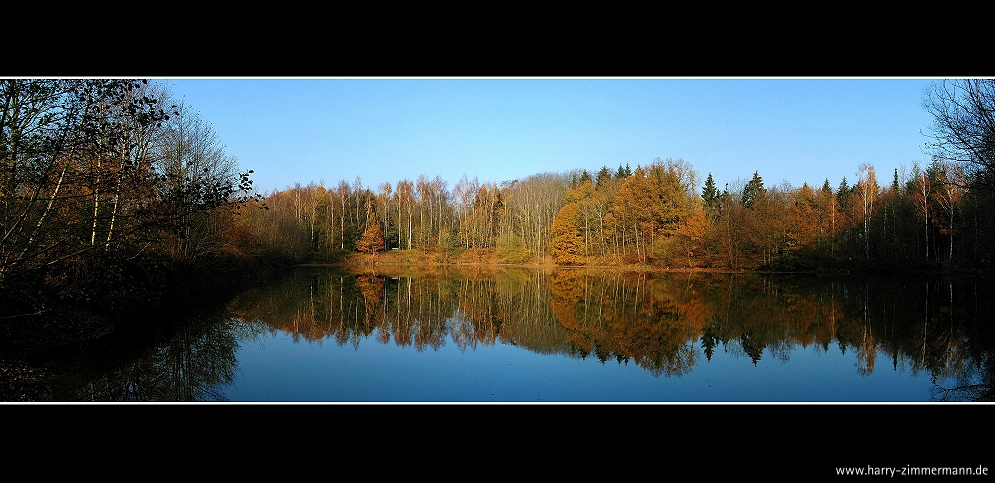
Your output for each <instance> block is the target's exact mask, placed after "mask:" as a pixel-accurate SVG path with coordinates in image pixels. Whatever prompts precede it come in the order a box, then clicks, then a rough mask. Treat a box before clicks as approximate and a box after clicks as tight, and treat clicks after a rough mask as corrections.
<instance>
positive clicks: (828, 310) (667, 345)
mask: <svg viewBox="0 0 995 483" xmlns="http://www.w3.org/2000/svg"><path fill="white" fill-rule="evenodd" d="M990 294H991V287H990V286H988V285H984V284H979V283H963V284H955V283H952V282H950V281H941V280H935V279H929V280H921V281H916V280H911V279H900V280H896V279H866V278H865V279H858V278H847V279H843V278H830V277H815V276H775V275H760V274H708V273H693V274H687V273H682V274H673V273H647V272H622V271H597V270H583V269H559V270H552V271H538V270H525V269H510V268H509V269H505V270H499V271H496V273H488V274H481V273H473V274H466V273H458V272H450V273H445V274H425V275H413V274H403V273H396V274H391V275H385V274H369V273H367V274H362V275H349V274H345V273H339V272H332V271H327V270H324V271H323V270H320V269H315V270H306V271H304V270H302V271H300V272H297V273H296V274H295V275H294V276H293V277H289V278H287V279H285V280H283V281H282V282H281V283H279V284H275V285H273V286H270V287H267V288H266V289H264V290H259V291H255V292H253V293H251V294H246V296H243V297H241V298H239V299H238V300H237V301H236V302H235V303H233V305H232V306H231V308H232V310H233V311H234V314H236V316H237V317H239V318H241V319H242V320H258V321H263V322H265V323H266V325H267V326H268V327H269V330H270V331H271V332H274V333H275V332H276V331H286V332H289V333H292V334H294V337H295V338H301V339H304V340H307V341H310V342H317V343H320V342H321V341H323V340H334V341H336V343H339V344H345V343H351V344H353V345H354V346H356V347H358V346H359V343H360V341H361V340H363V339H366V338H369V337H373V339H374V340H377V341H379V342H381V343H393V344H396V345H398V346H402V347H403V346H414V347H415V348H416V349H417V350H418V351H422V350H425V349H426V348H428V349H432V350H438V348H439V347H441V346H443V345H444V344H445V343H446V342H447V340H448V339H451V340H452V342H453V343H455V344H456V345H457V346H458V347H459V349H460V350H461V351H465V350H466V349H468V348H469V349H475V348H477V347H478V346H492V345H495V344H511V345H514V346H518V347H522V348H525V349H528V350H530V351H533V352H536V353H540V354H564V355H568V356H571V357H577V358H582V359H584V358H588V357H592V356H593V357H596V358H597V359H598V360H599V361H601V362H602V363H608V361H615V362H616V363H618V364H629V363H632V364H635V365H637V366H639V367H642V368H644V369H645V370H647V371H649V372H650V373H652V374H653V375H654V376H656V377H660V376H665V377H680V376H682V375H685V374H688V373H690V372H691V371H692V370H693V368H694V367H695V366H696V365H698V364H701V363H703V361H705V362H707V361H709V360H711V358H712V356H713V355H714V353H715V351H717V350H723V351H725V352H726V353H728V354H732V355H734V356H736V357H742V358H744V359H747V360H749V361H750V362H751V363H752V364H754V365H755V364H757V362H758V361H760V360H761V359H763V358H765V357H770V358H773V359H775V360H778V361H781V362H787V361H788V360H789V359H790V354H791V353H792V351H793V350H794V349H795V348H798V347H802V348H807V349H810V350H814V351H821V352H828V351H831V350H833V351H835V350H838V351H840V352H841V353H843V354H846V353H848V352H853V353H854V354H855V357H856V359H857V365H856V368H855V370H856V371H857V372H858V373H859V374H862V375H869V374H871V373H873V372H874V371H875V365H876V364H878V363H879V362H880V361H882V360H888V361H890V362H891V363H892V364H891V365H892V368H893V370H896V371H899V370H900V371H908V372H910V373H911V374H912V375H919V374H924V373H925V374H928V375H929V376H930V377H931V378H932V380H933V381H934V382H935V381H944V380H951V379H954V378H958V377H959V378H961V379H958V381H960V382H958V386H957V387H955V388H941V387H939V386H937V388H936V392H935V395H936V399H938V400H963V399H977V398H982V399H983V398H985V397H989V398H990V388H991V387H992V386H991V377H990V376H988V375H989V374H990V372H991V371H990V369H989V367H990V364H988V363H987V362H986V361H987V360H988V358H989V356H988V354H990V353H991V347H992V344H991V343H990V341H991V329H990V327H988V326H987V325H986V324H984V323H981V322H980V321H979V319H983V314H985V313H987V309H988V308H989V307H988V306H987V304H988V302H987V300H989V298H990ZM984 388H988V389H987V392H986V390H985V389H984Z"/></svg>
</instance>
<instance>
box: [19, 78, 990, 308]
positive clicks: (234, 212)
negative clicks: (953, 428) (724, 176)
mask: <svg viewBox="0 0 995 483" xmlns="http://www.w3.org/2000/svg"><path fill="white" fill-rule="evenodd" d="M0 102H2V105H0V293H2V294H3V295H0V298H2V299H3V300H2V301H0V305H3V306H4V307H5V308H6V309H7V310H5V311H13V312H18V311H20V312H22V313H28V312H38V311H42V310H45V309H46V307H50V306H52V305H53V304H56V303H59V302H66V301H70V302H73V303H90V304H94V305H100V306H101V307H104V308H110V309H116V308H122V307H124V306H126V305H128V304H131V305H149V304H150V303H151V304H154V303H155V302H156V301H157V300H158V299H157V297H159V294H161V293H163V292H165V291H169V290H174V289H176V288H177V287H186V288H187V289H188V290H189V288H190V287H202V286H218V285H224V284H226V283H228V284H230V283H231V281H232V280H241V279H242V278H244V277H252V276H254V275H253V274H258V273H264V272H266V271H267V270H270V269H273V268H274V267H281V266H290V265H294V264H299V263H339V262H342V261H344V260H348V259H353V258H355V257H356V255H354V254H357V253H358V254H365V255H361V256H360V258H362V259H363V260H364V261H365V263H383V262H387V261H389V260H391V258H390V257H389V255H396V256H395V258H397V259H402V258H404V257H399V256H400V255H402V254H406V255H404V256H406V257H407V258H406V259H409V260H419V261H423V262H431V263H471V262H474V263H489V264H544V265H563V266H598V267H601V266H605V267H628V268H636V267H638V268H658V269H681V270H688V269H693V270H737V271H738V270H769V271H815V270H846V271H851V272H852V271H861V270H864V271H874V270H894V269H898V268H901V269H902V270H926V269H929V270H936V269H945V270H950V269H957V270H960V271H962V272H963V273H984V271H985V270H986V269H988V268H990V266H991V263H992V257H993V256H995V245H993V242H992V240H995V225H993V220H992V219H991V217H990V216H988V215H989V214H990V213H991V209H990V208H989V207H990V206H991V203H992V202H993V201H995V200H993V199H992V198H993V190H992V186H993V178H992V163H993V162H995V150H993V146H995V122H993V121H995V118H993V114H992V112H995V111H993V110H992V109H993V108H995V81H992V80H963V81H943V82H939V81H938V82H936V83H935V84H934V87H933V89H932V90H931V91H930V92H929V94H928V95H927V96H926V97H925V98H924V100H923V107H924V109H926V110H928V111H929V113H930V114H931V116H932V118H933V120H934V124H933V125H932V126H929V127H924V129H925V128H928V129H929V133H930V134H929V135H928V137H927V141H928V142H926V144H925V149H924V155H926V156H927V157H928V159H929V161H928V162H920V161H910V163H911V164H910V165H909V166H888V167H887V168H885V171H881V172H879V171H878V170H877V168H876V167H875V166H872V165H869V164H862V165H859V166H855V167H854V168H855V174H854V176H853V178H852V179H847V178H843V179H842V180H832V181H831V180H829V179H824V180H821V181H819V180H813V181H814V184H812V185H810V184H808V183H807V182H806V183H803V184H802V186H791V185H790V184H788V183H786V182H782V183H780V184H770V183H765V181H764V178H763V176H764V175H767V176H776V173H761V172H760V170H758V169H750V170H749V171H747V172H744V173H743V175H744V176H749V178H748V179H737V180H720V181H716V180H715V179H713V177H712V175H711V174H710V173H708V172H707V170H699V168H696V167H695V166H693V165H692V164H691V163H690V162H688V161H685V160H683V159H670V158H668V159H661V158H656V159H653V160H649V161H646V162H635V161H636V160H634V162H633V163H632V164H634V165H635V168H632V167H631V166H630V164H625V165H620V166H617V167H613V166H601V167H591V169H590V170H588V169H586V168H578V169H576V170H573V171H570V172H562V173H549V172H545V173H536V174H533V175H531V176H529V177H526V178H524V179H515V180H504V181H500V182H496V181H484V182H481V181H479V180H478V179H477V178H476V177H469V176H463V178H461V179H460V180H459V181H458V182H457V183H456V184H455V185H454V186H451V187H450V186H449V185H448V183H447V182H446V181H444V180H443V179H442V178H441V177H440V176H434V177H432V175H430V174H429V175H422V176H419V177H418V179H415V180H410V179H403V180H399V181H397V182H396V183H394V184H390V183H384V184H381V185H379V186H376V187H367V186H364V185H363V183H362V180H361V179H360V178H358V177H357V178H355V179H354V181H352V182H351V183H350V182H348V181H346V180H345V179H343V180H341V181H339V182H338V183H337V184H333V185H329V186H326V185H324V183H314V182H310V183H308V184H306V185H302V184H296V185H295V186H292V187H290V186H288V187H286V188H285V189H282V190H278V191H274V192H266V193H260V192H258V191H257V190H255V189H254V188H253V186H252V180H251V179H250V178H251V174H252V173H253V171H251V170H243V168H241V167H240V166H239V164H238V160H237V159H236V158H235V157H234V156H232V155H230V154H228V153H226V152H225V149H224V144H223V143H222V140H220V139H218V136H217V134H216V133H215V132H214V131H213V129H212V127H211V124H210V122H209V121H208V120H206V119H203V118H201V116H200V115H199V114H198V113H197V111H196V110H195V107H194V106H187V105H184V103H183V102H181V101H178V100H176V99H175V98H174V97H172V96H171V95H170V94H169V93H168V92H166V90H165V89H164V88H162V87H161V86H158V85H157V84H156V83H155V82H149V81H143V80H130V79H129V80H115V79H0ZM256 168H257V169H264V168H265V167H256ZM720 183H721V186H720ZM385 254H389V255H385Z"/></svg>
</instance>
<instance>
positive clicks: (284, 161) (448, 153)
mask: <svg viewBox="0 0 995 483" xmlns="http://www.w3.org/2000/svg"><path fill="white" fill-rule="evenodd" d="M158 81H159V82H160V83H162V84H163V85H165V86H166V87H167V88H168V89H169V91H170V92H171V93H172V94H173V96H174V97H175V98H177V99H182V100H183V101H184V102H186V104H187V105H189V106H190V107H191V108H193V109H195V110H197V111H200V113H201V115H202V116H203V118H204V119H205V120H207V121H208V122H210V123H211V125H212V127H213V129H214V130H215V132H217V133H218V136H219V138H220V140H221V142H222V143H224V144H225V145H226V152H227V153H228V154H230V155H233V156H235V157H236V158H238V160H239V165H240V166H241V168H242V169H252V170H254V171H255V173H254V174H253V176H252V179H253V180H254V181H255V186H256V187H257V188H258V189H259V190H260V191H263V192H265V191H274V190H280V189H285V188H287V187H288V186H293V185H294V184H295V183H301V184H302V185H305V184H307V183H309V182H312V181H314V182H319V181H323V182H324V183H325V185H326V186H334V185H335V184H337V183H338V182H339V180H345V181H347V182H349V183H352V182H353V180H355V178H356V177H357V176H358V177H359V178H360V179H361V180H362V183H363V185H364V186H365V187H368V188H371V189H376V187H377V186H379V185H380V184H381V183H385V182H389V183H390V184H391V185H392V186H394V185H396V183H397V182H398V181H399V180H402V179H409V180H412V181H413V180H416V179H417V178H418V176H419V175H425V176H426V177H428V178H434V177H435V176H436V175H438V176H441V177H442V179H444V180H446V181H447V182H448V187H449V188H450V189H452V187H453V186H454V185H455V183H457V182H458V181H459V179H460V178H461V177H462V176H463V175H464V174H466V175H467V176H469V177H470V178H473V177H474V176H476V177H477V178H478V179H479V181H481V182H485V181H493V182H501V181H505V180H512V179H520V178H524V177H527V176H529V175H532V174H536V173H541V172H563V171H568V170H572V169H587V170H589V171H592V172H593V171H597V170H598V169H599V168H600V167H601V166H602V165H607V166H609V167H610V168H612V169H615V168H617V167H618V166H619V165H620V164H622V165H624V164H626V163H628V164H629V165H630V166H631V167H632V168H633V169H635V167H636V166H637V165H645V164H649V163H651V162H652V161H653V160H654V159H655V158H657V157H659V158H663V159H666V158H674V159H677V158H683V159H684V160H685V161H687V162H689V163H690V164H691V165H692V166H693V167H694V168H695V170H696V171H698V173H699V174H700V178H701V181H702V182H703V181H704V179H705V176H707V174H708V173H712V175H713V177H714V178H715V181H716V184H717V185H718V186H719V187H720V188H721V187H723V186H724V185H725V184H726V183H730V184H731V185H732V184H735V182H736V181H737V180H740V181H745V180H747V179H749V178H750V177H751V176H752V175H753V172H754V171H758V172H759V173H760V175H761V176H762V177H763V179H764V182H765V184H766V185H768V186H771V185H774V184H779V183H781V182H782V181H783V180H787V181H788V182H789V183H791V185H792V186H796V187H797V186H801V185H802V183H803V182H808V183H809V184H810V185H817V186H821V185H822V183H823V181H824V180H825V179H826V178H828V179H829V182H830V184H831V185H832V186H833V187H834V188H835V187H837V186H838V185H839V183H840V180H841V179H842V178H843V177H844V176H846V178H847V180H848V181H849V182H850V183H851V184H852V182H853V181H854V180H855V179H856V175H855V173H856V172H857V169H858V167H859V166H860V165H861V164H862V163H868V164H871V165H873V166H874V167H875V168H876V170H877V172H878V179H879V182H881V183H882V184H885V183H886V182H887V181H890V179H891V176H892V172H893V170H894V169H895V168H901V167H902V166H905V167H906V168H908V167H910V166H911V163H912V161H913V160H918V161H928V160H929V157H928V155H926V154H924V153H923V151H922V146H923V144H924V143H925V142H926V137H925V136H923V134H922V133H924V132H927V130H928V127H929V124H930V118H929V116H928V115H927V113H926V112H925V111H924V110H923V109H922V107H921V103H922V98H923V93H924V90H925V89H926V88H927V87H928V86H929V85H930V83H931V82H934V79H929V78H873V79H872V78H826V79H813V78H774V79H768V78H700V79H677V78H525V79H522V78H492V79H482V78H463V79H460V78H410V79H404V78H389V79H384V78H361V79H356V78H322V79H317V78H183V79H170V78H162V79H158Z"/></svg>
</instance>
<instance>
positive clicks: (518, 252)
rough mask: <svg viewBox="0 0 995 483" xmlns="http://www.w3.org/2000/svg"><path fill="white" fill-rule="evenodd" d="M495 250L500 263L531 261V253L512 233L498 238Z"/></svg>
mask: <svg viewBox="0 0 995 483" xmlns="http://www.w3.org/2000/svg"><path fill="white" fill-rule="evenodd" d="M496 250H497V258H498V261H499V262H501V263H528V262H530V261H531V260H532V252H531V251H529V249H528V247H526V246H525V242H523V241H522V239H521V238H519V237H518V236H516V235H514V234H512V233H505V234H504V235H501V236H500V237H498V240H497V248H496Z"/></svg>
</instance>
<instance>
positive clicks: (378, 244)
mask: <svg viewBox="0 0 995 483" xmlns="http://www.w3.org/2000/svg"><path fill="white" fill-rule="evenodd" d="M366 220H367V221H366V231H364V232H363V234H362V236H360V237H359V241H358V242H357V243H356V249H357V250H359V251H361V252H363V253H371V254H373V255H374V256H376V254H377V252H378V251H383V249H384V238H383V228H382V227H381V225H380V219H379V218H378V217H377V214H376V208H375V205H374V200H373V197H372V196H370V197H368V198H367V200H366Z"/></svg>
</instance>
